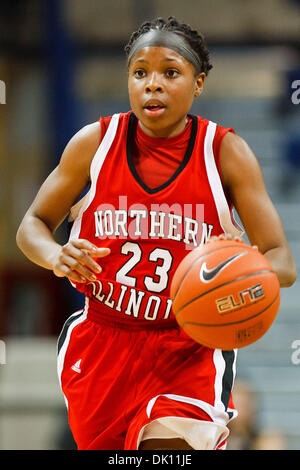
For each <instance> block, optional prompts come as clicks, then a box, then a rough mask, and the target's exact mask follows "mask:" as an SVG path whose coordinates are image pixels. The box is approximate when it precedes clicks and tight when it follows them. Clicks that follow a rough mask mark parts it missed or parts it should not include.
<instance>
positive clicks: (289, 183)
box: [0, 0, 300, 450]
mask: <svg viewBox="0 0 300 470" xmlns="http://www.w3.org/2000/svg"><path fill="white" fill-rule="evenodd" d="M157 16H162V17H164V18H167V17H168V16H176V17H177V18H178V19H179V20H180V21H183V22H186V23H189V24H191V26H192V27H194V28H196V29H198V30H200V31H202V33H203V34H204V35H205V37H206V40H207V44H208V47H209V49H210V50H211V61H212V63H213V66H214V68H213V69H212V71H211V72H210V75H209V77H208V79H207V81H206V88H205V92H204V94H203V95H202V96H201V97H200V98H199V99H198V100H197V101H195V104H194V106H193V109H192V112H194V113H197V114H199V115H201V116H203V117H205V118H208V119H211V120H213V121H215V122H218V123H219V124H221V125H223V126H225V127H234V128H235V130H236V132H237V133H238V134H239V135H241V136H242V137H243V138H244V139H246V141H247V142H248V143H249V145H250V146H251V147H252V149H253V150H254V152H255V154H256V156H257V158H258V160H259V162H260V164H261V167H262V171H263V174H264V178H265V183H266V186H267V189H268V191H269V194H270V196H271V197H272V200H273V202H274V204H275V206H276V208H277V210H278V212H279V214H280V216H281V218H282V221H283V225H284V229H285V232H286V235H287V238H288V241H289V243H290V247H291V249H292V252H293V254H294V257H295V259H296V263H297V267H298V271H300V204H299V202H300V142H299V140H300V133H299V129H300V104H299V101H300V91H298V90H299V89H300V1H297V0H263V1H260V2H259V1H257V0H247V1H241V0H201V1H199V0H186V1H185V2H182V0H48V1H47V0H19V1H18V0H2V1H1V6H0V80H1V81H2V82H0V85H1V87H0V92H1V91H2V94H1V96H0V102H1V104H0V169H1V171H0V200H1V204H0V227H1V230H0V304H1V308H0V312H1V313H0V339H1V341H2V343H1V345H2V346H3V345H4V346H5V348H3V347H2V355H1V358H0V362H1V364H0V449H2V450H4V449H9V450H12V449H34V450H39V449H73V448H74V443H73V440H72V436H71V434H70V432H69V430H68V425H67V416H66V411H65V404H64V401H63V398H62V395H61V393H60V390H59V384H58V379H57V376H56V342H57V337H58V335H59V333H60V330H61V328H62V326H63V323H64V321H65V320H66V318H67V317H68V316H70V314H71V313H73V311H75V310H76V309H78V308H80V307H81V305H82V300H83V299H82V298H81V296H80V295H77V294H76V292H75V291H74V290H73V289H72V288H71V287H70V286H69V284H68V282H67V281H65V280H61V279H60V280H59V279H57V278H55V276H54V275H52V274H51V273H50V272H48V271H45V270H42V269H40V268H38V267H36V266H34V265H32V264H31V263H30V262H29V261H27V260H26V259H25V258H24V256H23V255H22V254H21V253H20V252H19V251H18V249H17V247H16V244H15V235H16V231H17V228H18V225H19V223H20V221H21V219H22V217H23V215H24V213H25V211H26V210H27V208H28V206H29V204H30V203H31V201H32V199H33V198H34V196H35V194H36V192H37V190H38V188H39V187H40V185H41V183H42V181H43V180H44V179H45V177H46V176H47V175H48V174H49V172H50V171H51V170H52V169H53V168H54V167H55V166H56V164H57V162H58V160H59V158H60V155H61V152H62V151H63V148H64V146H65V145H66V143H67V142H68V140H69V139H70V138H71V137H72V135H73V134H74V133H75V132H76V131H77V130H79V129H80V128H81V127H83V126H84V125H86V124H88V123H90V122H93V121H96V120H97V119H98V118H99V116H100V115H103V116H105V115H111V114H113V113H114V112H126V111H128V110H129V103H128V98H127V77H126V61H125V54H124V52H123V50H124V46H125V44H126V43H127V42H128V40H129V37H130V35H131V33H132V32H133V31H135V30H136V29H137V27H138V26H139V25H140V24H141V23H142V22H143V21H145V20H149V19H152V18H155V17H157ZM266 224H268V221H267V220H266ZM57 237H58V239H59V240H61V241H65V240H66V239H67V230H66V225H65V224H64V225H63V226H62V228H61V229H60V230H59V231H58V233H57ZM299 288H300V280H298V281H297V282H296V284H295V285H294V286H293V287H291V288H289V289H282V301H281V308H280V313H279V315H278V317H277V319H276V321H275V323H274V324H273V326H272V328H271V329H270V331H269V332H268V333H267V334H266V335H265V336H264V337H263V338H262V339H261V340H260V341H258V342H257V343H255V344H254V345H252V346H249V347H247V348H245V349H242V350H240V352H239V355H238V364H237V365H238V367H237V387H236V390H235V392H234V397H235V400H236V406H237V408H240V416H239V417H238V418H237V419H236V420H235V421H234V422H233V424H232V426H231V427H232V439H231V440H230V441H229V448H232V449H295V450H296V449H300V399H299V397H300V364H299V362H300V306H299V305H300V303H299V300H300V294H299ZM297 340H298V341H297ZM297 346H298V348H299V354H297V349H294V348H295V347H297ZM4 349H5V350H4ZM4 353H5V354H4Z"/></svg>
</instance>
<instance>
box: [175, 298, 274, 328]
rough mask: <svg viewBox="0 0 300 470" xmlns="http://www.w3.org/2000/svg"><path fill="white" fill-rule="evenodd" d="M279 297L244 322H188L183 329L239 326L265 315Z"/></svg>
mask: <svg viewBox="0 0 300 470" xmlns="http://www.w3.org/2000/svg"><path fill="white" fill-rule="evenodd" d="M278 297H279V293H278V294H277V295H276V297H274V299H273V300H272V302H271V303H269V304H268V305H267V306H266V307H265V308H264V309H263V310H261V311H260V312H258V313H256V314H255V315H252V317H247V318H244V319H243V320H239V321H234V322H230V323H196V322H189V321H186V322H184V323H183V324H182V325H181V327H182V328H184V325H195V326H207V327H218V326H232V325H238V324H240V323H244V322H245V321H248V320H252V319H253V318H255V317H258V316H259V315H261V314H262V313H264V312H265V311H266V310H267V309H268V308H270V307H271V306H272V305H273V304H274V303H275V302H276V300H277V299H278Z"/></svg>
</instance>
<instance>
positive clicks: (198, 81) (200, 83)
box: [194, 72, 206, 97]
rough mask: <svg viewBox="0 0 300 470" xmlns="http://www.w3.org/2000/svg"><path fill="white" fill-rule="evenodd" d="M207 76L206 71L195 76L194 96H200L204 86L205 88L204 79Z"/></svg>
mask: <svg viewBox="0 0 300 470" xmlns="http://www.w3.org/2000/svg"><path fill="white" fill-rule="evenodd" d="M205 78H206V74H205V73H204V72H202V73H199V75H197V76H196V78H195V91H194V96H195V97H197V96H200V95H201V93H202V91H203V88H204V80H205Z"/></svg>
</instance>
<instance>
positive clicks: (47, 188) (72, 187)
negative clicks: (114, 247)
mask: <svg viewBox="0 0 300 470" xmlns="http://www.w3.org/2000/svg"><path fill="white" fill-rule="evenodd" d="M99 142H100V126H99V123H98V122H95V123H92V124H89V125H87V126H85V127H84V128H82V129H81V130H80V131H79V132H77V134H75V135H74V137H72V139H71V140H70V141H69V143H68V144H67V146H66V148H65V150H64V152H63V154H62V157H61V160H60V162H59V164H58V166H57V167H56V168H55V169H54V170H53V171H52V173H51V174H50V175H49V176H48V178H47V179H46V180H45V182H44V183H43V185H42V186H41V188H40V190H39V192H38V194H37V195H36V197H35V199H34V201H33V203H32V204H31V206H30V207H29V209H28V211H27V213H26V214H25V216H24V219H23V220H22V222H21V224H20V227H19V229H18V232H17V245H18V247H19V248H20V250H21V251H22V252H23V253H24V254H25V256H27V258H29V259H30V260H31V261H33V262H34V263H35V264H37V265H39V266H42V267H44V268H46V269H50V270H52V271H53V272H54V274H55V275H56V276H59V277H63V276H66V277H68V278H69V279H70V280H72V281H75V282H86V281H87V280H93V273H98V272H100V271H99V270H101V268H100V266H99V265H98V263H96V262H95V261H94V258H100V257H102V256H106V255H107V254H108V253H109V250H108V249H106V248H97V247H95V246H94V245H93V244H92V243H90V242H89V241H88V240H83V239H81V240H80V239H78V240H75V239H74V240H69V242H68V243H67V244H65V245H63V246H62V245H60V244H59V243H57V241H56V240H55V238H54V234H55V231H56V230H57V228H58V227H59V226H60V224H61V223H62V222H63V220H64V219H65V217H66V216H67V214H68V213H69V211H70V209H71V207H72V206H73V204H74V203H75V202H76V200H77V199H78V198H79V197H80V195H81V194H82V192H83V190H84V189H85V188H86V186H87V185H88V183H89V180H90V165H91V161H92V159H93V156H94V155H95V152H96V150H97V148H98V145H99Z"/></svg>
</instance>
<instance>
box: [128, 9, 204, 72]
mask: <svg viewBox="0 0 300 470" xmlns="http://www.w3.org/2000/svg"><path fill="white" fill-rule="evenodd" d="M152 29H162V30H165V31H173V32H176V33H178V34H180V35H182V36H184V38H185V39H186V41H187V42H188V43H189V45H190V46H191V47H192V48H193V50H194V51H195V52H196V54H197V55H198V57H199V59H200V61H201V64H202V70H201V72H204V73H205V74H206V75H207V74H208V72H209V70H211V69H212V67H213V66H212V65H211V64H210V61H209V51H208V49H207V47H206V44H205V41H204V37H203V36H202V34H201V33H199V32H198V31H196V30H193V29H192V28H191V27H190V26H189V25H188V24H185V23H179V22H178V21H177V20H176V18H174V17H173V16H170V17H169V18H168V20H167V21H165V20H164V19H163V18H156V19H155V20H153V21H146V22H144V23H143V24H142V25H141V26H140V27H139V29H138V30H137V31H135V32H134V33H132V35H131V37H130V40H129V42H128V44H127V45H126V46H125V52H126V54H127V56H128V54H129V53H130V50H131V47H132V45H133V44H134V42H135V41H136V40H137V39H138V38H139V37H140V36H142V35H143V34H145V33H147V32H148V31H150V30H152Z"/></svg>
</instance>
